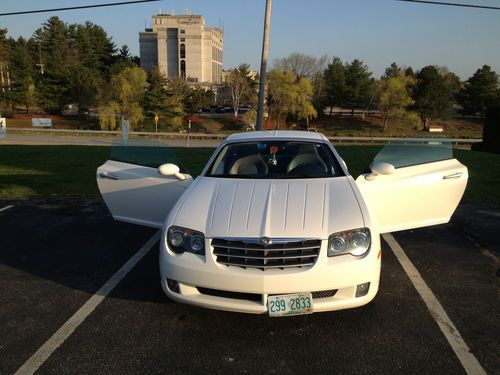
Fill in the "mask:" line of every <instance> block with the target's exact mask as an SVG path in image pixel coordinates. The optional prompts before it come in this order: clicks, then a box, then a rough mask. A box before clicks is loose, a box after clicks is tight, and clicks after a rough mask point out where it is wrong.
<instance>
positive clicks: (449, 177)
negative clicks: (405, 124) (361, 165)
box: [356, 139, 468, 233]
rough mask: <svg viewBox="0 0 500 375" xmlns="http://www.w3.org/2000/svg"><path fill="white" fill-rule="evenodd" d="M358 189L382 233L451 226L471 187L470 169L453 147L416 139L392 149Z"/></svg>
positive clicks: (359, 180) (375, 163)
mask: <svg viewBox="0 0 500 375" xmlns="http://www.w3.org/2000/svg"><path fill="white" fill-rule="evenodd" d="M371 170H372V173H364V174H362V175H360V176H359V177H358V178H357V180H356V184H357V185H358V188H359V190H360V191H361V194H362V195H363V198H364V200H365V203H366V205H367V206H368V210H369V211H370V215H371V217H372V220H374V221H375V223H376V224H377V226H378V228H379V232H380V233H387V232H394V231H399V230H406V229H412V228H419V227H424V226H429V225H435V224H443V223H447V222H448V221H449V220H450V217H451V215H452V214H453V212H454V211H455V209H456V207H457V205H458V203H459V202H460V199H461V198H462V195H463V193H464V191H465V187H466V185H467V179H468V172H467V168H466V167H465V166H464V165H462V164H461V163H460V162H459V161H458V160H456V159H454V158H453V155H452V147H451V142H450V141H447V140H442V139H432V140H429V139H427V140H423V139H414V140H404V141H399V142H396V143H391V144H388V145H386V146H384V148H383V149H382V150H381V152H380V153H379V154H378V155H377V156H376V157H375V159H374V161H373V163H372V165H371Z"/></svg>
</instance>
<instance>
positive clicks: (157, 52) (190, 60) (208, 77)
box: [139, 12, 224, 84]
mask: <svg viewBox="0 0 500 375" xmlns="http://www.w3.org/2000/svg"><path fill="white" fill-rule="evenodd" d="M151 26H152V27H151V28H150V29H146V30H145V31H144V32H140V33H139V45H140V56H141V67H142V68H143V69H144V70H147V71H149V70H151V69H152V68H153V67H155V66H157V67H158V68H159V69H160V71H161V72H162V73H163V74H165V76H166V77H167V78H172V77H182V78H184V79H185V80H186V81H188V82H191V83H211V84H213V83H221V82H222V62H223V50H224V49H223V32H222V30H221V29H220V28H207V27H205V19H204V18H203V16H199V15H191V14H189V13H188V12H186V14H184V15H182V16H175V15H173V14H172V13H168V14H162V13H159V14H157V15H156V16H153V19H152V25H151Z"/></svg>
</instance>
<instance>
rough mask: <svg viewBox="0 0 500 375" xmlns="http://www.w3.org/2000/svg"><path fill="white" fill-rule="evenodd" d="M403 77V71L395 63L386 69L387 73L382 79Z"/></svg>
mask: <svg viewBox="0 0 500 375" xmlns="http://www.w3.org/2000/svg"><path fill="white" fill-rule="evenodd" d="M401 75H403V70H402V69H401V68H400V67H399V66H398V64H396V63H395V62H393V63H392V64H391V65H390V66H389V67H387V68H386V69H385V73H384V75H383V76H382V79H385V80H387V79H390V78H394V77H399V76H401Z"/></svg>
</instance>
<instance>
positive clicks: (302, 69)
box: [274, 52, 326, 80]
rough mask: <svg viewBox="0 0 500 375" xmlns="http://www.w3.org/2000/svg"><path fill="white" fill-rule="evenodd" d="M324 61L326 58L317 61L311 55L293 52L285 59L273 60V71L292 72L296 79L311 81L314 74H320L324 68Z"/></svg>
mask: <svg viewBox="0 0 500 375" xmlns="http://www.w3.org/2000/svg"><path fill="white" fill-rule="evenodd" d="M325 61H326V56H323V57H320V58H319V59H318V58H316V57H315V56H312V55H305V54H303V53H299V52H294V53H291V54H290V55H288V56H287V57H283V58H279V59H276V60H274V70H280V71H283V72H292V73H294V74H295V76H296V77H297V79H300V78H309V79H310V80H312V79H313V77H314V76H315V75H316V73H317V72H321V70H322V69H323V68H324V64H325Z"/></svg>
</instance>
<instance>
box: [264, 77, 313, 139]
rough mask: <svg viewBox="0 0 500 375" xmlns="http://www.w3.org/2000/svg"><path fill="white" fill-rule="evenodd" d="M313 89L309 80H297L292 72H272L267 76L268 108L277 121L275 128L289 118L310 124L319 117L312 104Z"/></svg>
mask: <svg viewBox="0 0 500 375" xmlns="http://www.w3.org/2000/svg"><path fill="white" fill-rule="evenodd" d="M312 93H313V87H312V85H311V82H310V81H309V80H308V79H307V78H301V79H299V80H297V79H296V76H295V74H294V73H292V72H283V71H277V70H274V71H271V72H269V73H268V76H267V106H268V108H269V112H270V114H271V115H272V116H273V117H274V119H275V128H276V129H278V128H279V127H280V124H281V123H285V122H286V118H287V116H290V117H291V118H293V119H296V120H305V122H306V123H308V121H309V119H310V118H311V117H315V116H316V115H317V112H316V110H315V109H314V107H313V105H312V103H311V96H312Z"/></svg>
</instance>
